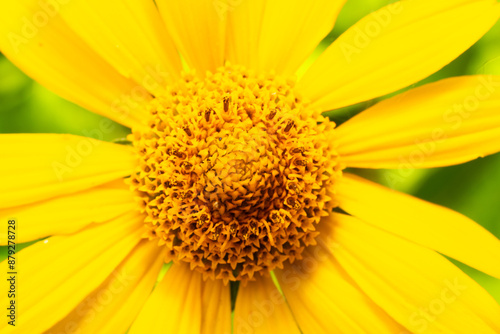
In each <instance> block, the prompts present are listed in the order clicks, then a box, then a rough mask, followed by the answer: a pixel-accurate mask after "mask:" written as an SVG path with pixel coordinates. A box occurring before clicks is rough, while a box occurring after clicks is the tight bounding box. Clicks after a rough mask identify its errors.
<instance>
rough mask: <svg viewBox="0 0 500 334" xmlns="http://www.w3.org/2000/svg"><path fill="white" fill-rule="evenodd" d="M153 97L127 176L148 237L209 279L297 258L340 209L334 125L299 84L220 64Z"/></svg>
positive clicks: (239, 276) (252, 273)
mask: <svg viewBox="0 0 500 334" xmlns="http://www.w3.org/2000/svg"><path fill="white" fill-rule="evenodd" d="M167 92H168V93H167V94H165V95H163V96H157V97H156V98H155V99H154V100H153V101H152V102H151V103H150V105H149V106H148V109H149V111H150V113H151V116H152V117H151V120H150V121H149V124H148V127H147V128H146V129H140V130H134V131H133V133H132V135H131V138H132V142H133V144H134V147H135V148H136V150H137V153H138V155H139V161H140V163H139V165H138V167H137V170H136V171H135V172H134V174H133V175H132V176H131V177H130V179H129V184H130V187H131V188H132V190H133V191H134V192H135V193H136V194H137V198H138V200H139V201H140V203H141V210H142V211H143V213H144V214H145V216H146V219H145V223H146V226H147V230H148V231H149V232H148V233H147V235H146V236H145V237H147V238H149V239H157V240H158V244H159V245H162V246H165V247H166V248H167V254H166V258H165V261H166V262H170V261H174V262H187V263H189V265H190V267H191V269H192V270H197V271H199V272H201V273H202V274H203V276H204V279H222V280H223V281H224V282H225V283H226V284H227V283H228V282H229V281H243V282H246V281H248V280H254V279H256V278H257V275H267V274H268V273H269V272H270V271H271V270H273V269H275V268H282V267H283V264H284V263H285V262H286V261H289V262H291V263H293V262H294V261H295V260H297V259H300V258H301V254H302V252H303V250H304V248H305V247H307V246H309V245H314V244H315V243H316V241H315V238H316V237H317V235H318V234H319V232H318V231H317V229H316V227H317V224H318V223H319V221H320V219H321V217H322V216H326V215H327V214H328V212H329V211H331V210H332V209H333V208H334V207H335V206H336V203H335V200H334V196H333V195H334V188H335V180H337V179H338V178H339V177H341V173H342V168H341V167H340V166H339V164H338V163H337V154H336V151H335V124H334V123H333V122H330V121H329V120H328V119H327V118H325V117H323V116H321V115H320V113H318V112H317V111H314V110H311V109H310V108H308V104H307V102H304V101H302V100H301V99H300V97H299V96H297V95H296V94H295V93H294V82H293V81H292V80H287V79H284V78H280V77H277V76H275V75H273V74H259V75H256V74H254V73H253V72H251V71H248V70H246V69H245V68H243V67H237V66H232V65H226V66H224V67H221V68H220V69H219V70H218V71H217V72H215V73H213V74H210V73H208V74H207V76H205V77H204V78H198V77H196V76H195V75H193V74H185V75H184V76H183V79H182V80H180V81H179V82H177V83H176V84H175V85H172V86H170V87H168V90H167Z"/></svg>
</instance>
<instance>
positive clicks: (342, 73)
mask: <svg viewBox="0 0 500 334" xmlns="http://www.w3.org/2000/svg"><path fill="white" fill-rule="evenodd" d="M499 15H500V5H499V4H497V2H496V0H442V1H435V0H420V1H411V0H404V1H400V2H396V3H394V4H390V5H388V6H386V7H384V8H382V9H380V10H378V11H375V12H374V13H372V14H370V15H368V16H366V17H365V18H363V19H362V20H361V21H359V22H358V23H356V24H355V25H354V26H353V27H351V28H350V29H349V30H347V31H346V32H345V33H344V34H342V35H341V36H340V37H339V38H338V39H337V40H336V41H335V42H334V43H333V44H332V45H331V46H330V47H329V48H328V49H327V50H326V51H325V52H324V53H323V54H322V55H321V56H320V57H319V58H318V60H317V61H316V62H315V63H314V64H313V65H312V66H311V68H310V69H309V70H308V71H307V72H306V73H305V75H304V77H302V79H301V80H300V82H299V83H298V86H297V90H298V91H299V92H301V93H302V94H303V95H304V96H305V97H307V98H309V99H310V100H311V101H312V102H313V103H312V107H313V108H314V107H315V108H320V109H321V110H332V109H336V108H340V107H344V106H348V105H352V104H355V103H358V102H363V101H367V100H370V99H372V98H376V97H379V96H382V95H385V94H388V93H391V92H394V91H397V90H398V89H400V88H404V87H406V86H409V85H411V84H413V83H415V82H417V81H419V80H421V79H424V78H425V77H427V76H429V75H430V74H432V73H434V72H436V71H437V70H439V69H441V68H442V67H443V66H445V65H446V64H448V63H450V62H451V61H452V60H454V59H455V58H456V57H458V56H459V55H460V54H461V53H463V52H464V51H465V50H467V49H468V48H469V47H470V46H471V45H473V44H474V43H475V42H476V41H477V40H478V39H479V38H481V36H483V35H484V34H485V33H486V32H487V31H488V30H489V29H490V28H491V27H492V26H493V24H495V22H496V21H497V19H498V17H499ZM444 22H446V23H444Z"/></svg>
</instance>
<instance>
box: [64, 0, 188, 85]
mask: <svg viewBox="0 0 500 334" xmlns="http://www.w3.org/2000/svg"><path fill="white" fill-rule="evenodd" d="M60 14H61V15H62V17H63V18H64V20H65V22H66V23H67V24H68V26H69V27H70V28H71V29H73V31H75V32H76V33H77V34H78V35H79V36H80V37H81V38H82V39H83V40H84V41H85V42H87V44H88V45H89V46H90V47H91V48H92V49H93V50H95V51H96V52H97V53H98V54H99V55H100V56H101V57H102V58H104V59H105V60H106V61H107V62H108V63H110V64H111V65H112V66H113V67H115V68H116V70H117V71H119V73H120V74H122V75H123V76H124V77H126V78H132V79H133V80H134V81H135V82H137V83H139V84H140V85H141V86H143V87H145V88H146V89H147V90H148V91H149V92H151V93H153V94H154V95H158V94H161V93H162V92H164V91H165V89H166V85H167V84H168V83H169V82H170V81H173V80H175V79H177V78H179V77H180V71H181V67H182V66H181V62H180V58H179V54H178V53H177V50H176V49H175V46H174V44H173V42H172V40H171V39H170V37H169V36H168V34H167V32H166V30H165V26H164V24H163V21H162V20H161V17H160V14H159V13H158V10H157V9H156V7H155V5H154V2H153V1H137V0H126V1H123V0H107V1H101V0H75V1H72V3H71V5H66V6H61V13H60Z"/></svg>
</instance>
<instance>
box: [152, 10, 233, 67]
mask: <svg viewBox="0 0 500 334" xmlns="http://www.w3.org/2000/svg"><path fill="white" fill-rule="evenodd" d="M217 1H218V0H216V1H214V0H157V1H156V4H157V5H158V9H159V10H160V13H161V16H162V17H163V22H165V25H166V27H167V31H168V32H169V34H170V36H172V39H173V41H174V43H175V45H176V47H177V49H178V50H179V52H180V53H181V55H182V56H183V57H184V58H185V59H186V62H187V63H188V65H189V66H190V67H192V68H195V69H196V70H197V71H198V74H200V75H204V74H205V72H206V71H207V70H208V71H211V72H212V73H213V72H214V71H215V70H216V69H217V68H218V67H220V66H222V65H224V53H225V45H226V36H225V34H226V24H227V15H226V13H224V12H221V11H220V10H219V9H218V7H217Z"/></svg>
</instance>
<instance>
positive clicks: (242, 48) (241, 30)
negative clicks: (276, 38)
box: [215, 0, 269, 70]
mask: <svg viewBox="0 0 500 334" xmlns="http://www.w3.org/2000/svg"><path fill="white" fill-rule="evenodd" d="M233 3H234V4H233ZM266 3H269V1H266V0H241V1H236V2H231V1H229V2H228V1H225V0H215V4H216V6H217V11H218V12H220V13H221V15H227V22H228V23H227V24H228V29H227V47H226V57H227V59H228V60H229V61H230V62H231V63H233V64H239V65H243V66H245V67H246V68H248V69H254V70H257V69H258V62H259V61H258V60H259V54H258V52H257V50H258V47H259V40H260V36H261V28H262V19H263V17H264V8H265V5H266Z"/></svg>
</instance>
